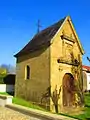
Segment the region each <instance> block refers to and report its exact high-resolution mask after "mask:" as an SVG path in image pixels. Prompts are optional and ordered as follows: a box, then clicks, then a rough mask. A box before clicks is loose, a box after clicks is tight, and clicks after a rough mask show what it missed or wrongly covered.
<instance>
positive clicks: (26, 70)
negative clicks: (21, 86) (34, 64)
mask: <svg viewBox="0 0 90 120" xmlns="http://www.w3.org/2000/svg"><path fill="white" fill-rule="evenodd" d="M25 79H26V80H27V79H30V67H29V66H28V65H27V66H26V67H25Z"/></svg>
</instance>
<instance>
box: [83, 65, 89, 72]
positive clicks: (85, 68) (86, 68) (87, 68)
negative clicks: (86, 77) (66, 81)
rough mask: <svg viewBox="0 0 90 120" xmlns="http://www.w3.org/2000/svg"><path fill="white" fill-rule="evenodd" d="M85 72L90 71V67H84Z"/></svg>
mask: <svg viewBox="0 0 90 120" xmlns="http://www.w3.org/2000/svg"><path fill="white" fill-rule="evenodd" d="M82 68H83V70H86V71H90V66H86V65H82Z"/></svg>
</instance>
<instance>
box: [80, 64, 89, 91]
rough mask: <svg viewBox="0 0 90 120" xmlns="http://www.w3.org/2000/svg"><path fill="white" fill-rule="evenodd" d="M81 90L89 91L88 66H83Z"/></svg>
mask: <svg viewBox="0 0 90 120" xmlns="http://www.w3.org/2000/svg"><path fill="white" fill-rule="evenodd" d="M82 68H83V90H84V91H90V66H86V65H83V66H82Z"/></svg>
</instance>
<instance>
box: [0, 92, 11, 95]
mask: <svg viewBox="0 0 90 120" xmlns="http://www.w3.org/2000/svg"><path fill="white" fill-rule="evenodd" d="M0 94H1V95H10V94H9V93H7V92H0Z"/></svg>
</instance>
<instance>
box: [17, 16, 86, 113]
mask: <svg viewBox="0 0 90 120" xmlns="http://www.w3.org/2000/svg"><path fill="white" fill-rule="evenodd" d="M83 54H84V50H83V48H82V45H81V43H80V40H79V38H78V35H77V33H76V31H75V29H74V26H73V23H72V21H71V18H70V17H69V16H67V17H65V18H64V19H61V20H60V21H59V22H57V23H55V24H53V25H52V26H50V27H48V28H46V29H45V30H42V31H41V32H39V33H38V34H36V35H35V36H34V37H33V38H32V40H31V41H30V42H29V43H28V44H27V45H26V46H25V47H24V48H23V49H22V50H21V51H20V52H19V53H17V54H16V55H15V57H16V59H17V63H16V64H17V65H16V85H15V95H16V96H17V97H22V98H24V99H26V100H30V101H32V102H36V103H37V104H39V103H42V104H43V105H46V106H48V107H49V109H50V110H51V111H54V109H55V110H56V112H57V111H58V110H61V107H66V106H73V104H74V101H75V94H74V93H75V92H74V91H75V86H74V82H76V81H78V82H77V83H78V84H79V85H78V86H79V87H80V90H82V88H83V86H82V55H83ZM77 91H78V90H77ZM79 95H80V94H79ZM57 106H58V110H57Z"/></svg>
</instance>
